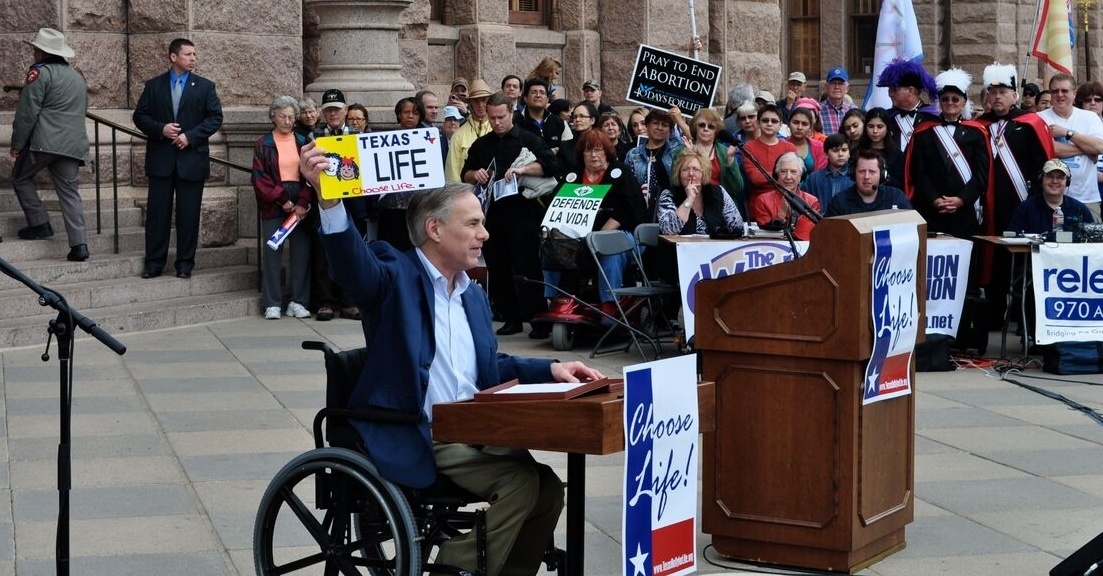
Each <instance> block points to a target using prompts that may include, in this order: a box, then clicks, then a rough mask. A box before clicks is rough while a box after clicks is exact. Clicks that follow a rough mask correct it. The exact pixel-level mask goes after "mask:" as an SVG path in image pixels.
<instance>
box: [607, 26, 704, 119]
mask: <svg viewBox="0 0 1103 576" xmlns="http://www.w3.org/2000/svg"><path fill="white" fill-rule="evenodd" d="M721 70H722V68H721V67H720V66H716V65H715V64H709V63H708V62H702V61H700V60H694V59H693V58H689V57H686V56H682V55H680V54H675V53H673V52H667V51H666V50H660V49H658V48H654V47H652V46H645V45H643V44H640V49H639V51H638V52H637V53H636V66H635V68H633V70H632V78H631V81H630V82H629V84H628V96H627V98H628V101H629V102H635V103H636V104H642V105H644V106H650V107H652V108H659V109H662V110H667V109H669V108H670V107H671V106H677V107H678V108H680V109H681V111H682V114H684V115H686V116H693V115H694V114H696V113H697V111H698V110H700V109H701V108H708V107H709V106H712V102H713V99H714V97H715V96H716V87H717V86H718V85H719V83H720V71H721Z"/></svg>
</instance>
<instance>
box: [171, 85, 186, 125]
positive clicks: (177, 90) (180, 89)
mask: <svg viewBox="0 0 1103 576" xmlns="http://www.w3.org/2000/svg"><path fill="white" fill-rule="evenodd" d="M183 93H184V79H183V78H177V79H176V81H175V82H173V83H172V116H173V118H175V117H176V113H177V112H178V111H179V110H180V96H181V95H182V94H183Z"/></svg>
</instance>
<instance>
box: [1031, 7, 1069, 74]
mask: <svg viewBox="0 0 1103 576" xmlns="http://www.w3.org/2000/svg"><path fill="white" fill-rule="evenodd" d="M1070 2H1071V0H1038V14H1037V15H1036V16H1035V17H1034V40H1033V41H1032V42H1031V44H1030V54H1031V55H1032V56H1036V57H1037V58H1038V59H1039V60H1041V61H1042V62H1045V63H1046V64H1049V66H1050V67H1051V68H1053V69H1054V70H1057V71H1058V72H1064V73H1065V74H1072V69H1073V62H1075V59H1074V58H1073V52H1072V46H1073V44H1074V36H1073V26H1072V6H1070Z"/></svg>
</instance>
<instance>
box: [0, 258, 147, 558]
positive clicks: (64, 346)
mask: <svg viewBox="0 0 1103 576" xmlns="http://www.w3.org/2000/svg"><path fill="white" fill-rule="evenodd" d="M0 272H3V273H4V274H6V275H7V276H9V277H11V278H12V279H15V280H18V281H19V282H21V283H22V284H23V285H25V286H26V287H28V288H30V289H31V290H32V291H34V293H35V294H38V303H39V304H40V305H42V306H49V307H51V308H53V309H54V310H57V318H55V319H53V320H50V324H49V327H48V328H47V329H46V332H47V336H46V351H45V352H43V354H42V361H43V362H48V361H49V360H50V339H51V338H53V337H56V338H57V359H58V365H59V368H60V378H59V382H60V385H61V392H60V395H59V399H60V403H61V411H60V418H61V439H60V442H59V443H58V447H57V492H58V512H57V542H56V545H55V549H54V551H55V553H56V555H57V574H59V575H61V576H68V574H69V491H70V489H71V487H72V476H73V474H72V452H71V444H70V441H71V436H72V431H71V430H70V424H71V423H72V419H73V416H72V410H73V386H72V377H73V366H72V363H71V360H72V357H73V328H74V327H79V328H80V329H81V330H84V331H85V332H87V333H89V334H91V335H92V336H93V337H95V338H96V340H99V341H100V342H102V343H103V345H104V346H107V347H108V348H110V349H111V350H112V351H113V352H115V353H116V354H118V355H120V356H121V355H123V354H125V353H126V346H124V345H123V343H122V342H119V341H118V340H116V339H115V338H113V337H112V336H111V335H110V334H108V333H107V331H106V330H104V329H103V328H100V327H99V326H97V325H96V323H95V322H93V321H92V320H90V319H89V318H88V317H86V316H84V315H82V314H81V313H80V312H77V311H76V310H73V309H72V308H70V307H69V304H68V303H67V302H66V301H65V298H64V297H62V296H61V295H60V294H58V293H57V292H54V291H53V290H50V289H49V288H45V287H43V286H42V285H40V284H38V283H37V282H35V281H34V280H31V279H30V278H28V277H27V276H26V275H25V274H23V273H22V272H20V271H19V269H18V268H16V267H15V266H12V265H11V264H10V263H9V262H8V261H6V260H4V259H3V258H0Z"/></svg>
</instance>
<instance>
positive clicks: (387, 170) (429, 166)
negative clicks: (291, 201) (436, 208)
mask: <svg viewBox="0 0 1103 576" xmlns="http://www.w3.org/2000/svg"><path fill="white" fill-rule="evenodd" d="M317 142H318V147H319V148H321V149H323V150H325V151H326V159H327V160H329V166H328V167H327V168H326V170H325V171H324V172H322V175H321V186H322V190H321V195H322V198H325V199H327V200H340V199H341V198H353V197H358V196H375V195H381V194H390V193H392V192H416V191H418V190H428V189H431V188H440V187H441V186H444V158H442V157H441V154H440V131H439V130H438V129H436V128H414V129H412V130H396V131H393V132H368V133H366V134H348V135H345V136H324V137H322V138H318V140H317Z"/></svg>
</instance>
